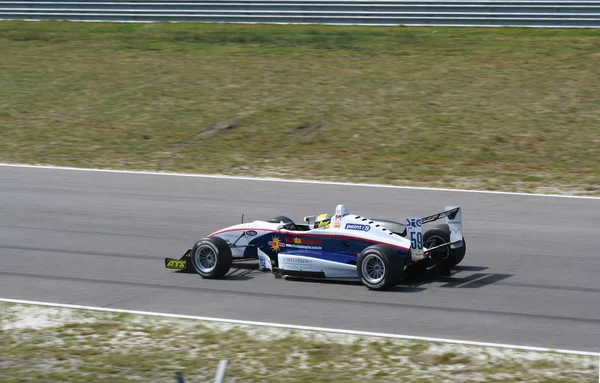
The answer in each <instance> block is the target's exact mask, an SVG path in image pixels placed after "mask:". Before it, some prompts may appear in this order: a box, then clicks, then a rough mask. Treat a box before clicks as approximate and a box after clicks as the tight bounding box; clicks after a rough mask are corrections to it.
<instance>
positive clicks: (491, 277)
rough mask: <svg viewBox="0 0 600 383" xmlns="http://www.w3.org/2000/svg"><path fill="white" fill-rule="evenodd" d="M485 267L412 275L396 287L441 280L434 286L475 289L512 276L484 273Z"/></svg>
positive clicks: (420, 284)
mask: <svg viewBox="0 0 600 383" xmlns="http://www.w3.org/2000/svg"><path fill="white" fill-rule="evenodd" d="M487 269H488V268H487V267H483V266H456V267H455V268H454V269H452V271H451V273H450V275H435V274H434V275H432V274H429V275H428V274H425V275H423V276H419V277H415V276H413V277H411V278H409V279H408V280H406V281H405V284H403V285H401V286H398V287H400V288H401V287H402V286H411V287H421V286H424V285H427V284H432V283H440V282H442V283H443V284H442V285H439V286H436V287H444V288H463V289H476V288H481V287H484V286H488V285H491V284H494V283H496V282H499V281H502V280H504V279H507V278H510V277H512V276H514V274H498V273H486V272H485V271H486V270H487ZM469 272H472V273H469Z"/></svg>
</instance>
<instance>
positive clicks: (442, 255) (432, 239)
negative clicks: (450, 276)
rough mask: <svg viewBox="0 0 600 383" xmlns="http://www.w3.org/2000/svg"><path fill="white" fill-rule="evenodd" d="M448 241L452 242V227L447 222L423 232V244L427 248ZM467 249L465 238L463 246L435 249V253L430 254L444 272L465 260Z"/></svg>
mask: <svg viewBox="0 0 600 383" xmlns="http://www.w3.org/2000/svg"><path fill="white" fill-rule="evenodd" d="M448 242H450V228H449V227H448V225H447V224H443V225H438V226H435V227H433V228H432V229H430V230H427V231H426V232H425V234H423V246H425V247H427V248H429V247H434V246H438V245H441V244H442V243H448ZM466 251H467V242H466V241H465V239H464V238H463V246H461V247H459V248H457V249H452V248H450V247H444V248H441V249H438V250H434V252H433V254H430V257H431V260H432V262H433V263H434V264H436V263H437V264H438V267H437V268H438V269H439V270H440V271H441V272H442V273H449V272H450V269H451V268H453V267H454V266H456V265H458V264H459V263H460V262H461V261H462V260H463V258H464V257H465V253H466Z"/></svg>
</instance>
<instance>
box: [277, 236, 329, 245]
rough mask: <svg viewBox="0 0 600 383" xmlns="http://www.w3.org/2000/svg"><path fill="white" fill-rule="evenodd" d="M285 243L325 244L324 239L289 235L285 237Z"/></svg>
mask: <svg viewBox="0 0 600 383" xmlns="http://www.w3.org/2000/svg"><path fill="white" fill-rule="evenodd" d="M285 243H293V244H296V245H313V246H321V245H322V244H323V241H321V240H320V239H311V238H301V237H292V236H289V235H287V236H286V237H285Z"/></svg>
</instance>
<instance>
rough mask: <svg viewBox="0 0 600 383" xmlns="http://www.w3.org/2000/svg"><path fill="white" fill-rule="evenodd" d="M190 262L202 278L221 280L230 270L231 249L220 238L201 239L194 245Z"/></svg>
mask: <svg viewBox="0 0 600 383" xmlns="http://www.w3.org/2000/svg"><path fill="white" fill-rule="evenodd" d="M191 261H192V266H193V267H194V271H196V273H198V274H199V275H200V276H201V277H202V278H207V279H218V278H223V277H224V276H225V274H227V272H228V271H229V269H230V268H231V263H232V256H231V248H230V247H229V245H228V244H227V242H225V240H224V239H222V238H219V237H208V238H203V239H201V240H199V241H198V242H196V244H195V245H194V247H193V249H192V255H191Z"/></svg>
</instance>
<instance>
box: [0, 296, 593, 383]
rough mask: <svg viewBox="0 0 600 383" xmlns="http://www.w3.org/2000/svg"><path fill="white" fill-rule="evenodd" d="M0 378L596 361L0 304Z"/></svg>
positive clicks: (578, 366)
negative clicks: (222, 367)
mask: <svg viewBox="0 0 600 383" xmlns="http://www.w3.org/2000/svg"><path fill="white" fill-rule="evenodd" d="M0 309H1V310H0V323H2V327H1V328H0V331H2V332H1V333H0V349H1V350H2V356H1V357H0V380H1V379H5V378H6V377H11V379H12V380H11V381H16V382H27V381H31V380H33V381H44V382H87V381H92V380H93V381H96V382H137V381H155V382H158V381H171V380H173V373H174V372H175V371H182V372H183V373H184V375H185V376H186V379H187V380H186V381H190V382H199V381H209V380H211V378H212V377H213V376H214V373H215V369H216V366H217V364H218V361H219V360H220V359H229V360H230V361H231V364H230V368H229V371H228V377H229V378H228V379H231V381H235V382H290V383H300V382H329V381H344V382H350V383H352V382H396V381H402V382H440V381H448V382H452V381H478V382H498V381H522V382H550V381H556V382H569V381H577V382H596V381H597V379H598V371H597V363H598V358H597V357H594V356H577V355H565V354H555V353H540V352H531V351H515V350H508V349H497V348H493V347H478V346H461V345H447V344H441V343H431V342H421V341H409V340H394V339H379V338H367V337H358V336H349V335H340V334H327V333H315V332H311V331H294V330H282V329H271V328H264V327H252V326H238V325H228V324H219V323H211V322H201V321H195V320H182V319H169V318H161V317H152V316H142V315H129V314H115V313H104V312H86V311H81V310H72V309H59V308H48V307H40V306H29V305H15V304H5V303H0Z"/></svg>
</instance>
